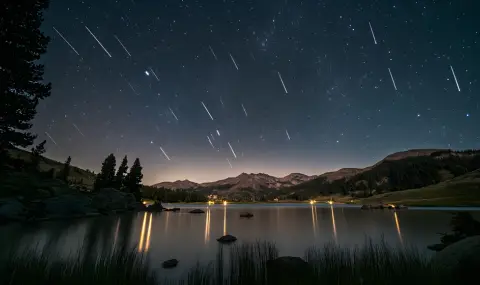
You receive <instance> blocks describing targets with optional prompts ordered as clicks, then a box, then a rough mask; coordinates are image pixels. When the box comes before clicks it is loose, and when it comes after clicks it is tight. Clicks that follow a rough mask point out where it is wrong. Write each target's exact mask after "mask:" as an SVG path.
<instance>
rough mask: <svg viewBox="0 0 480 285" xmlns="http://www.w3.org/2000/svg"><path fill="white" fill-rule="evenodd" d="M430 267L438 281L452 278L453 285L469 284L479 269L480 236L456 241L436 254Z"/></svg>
mask: <svg viewBox="0 0 480 285" xmlns="http://www.w3.org/2000/svg"><path fill="white" fill-rule="evenodd" d="M432 265H433V267H434V269H435V270H436V272H437V277H438V278H439V280H442V279H444V278H452V280H454V281H455V282H454V283H455V284H469V283H471V281H472V280H475V279H473V278H477V277H476V276H477V275H478V269H479V268H480V236H472V237H468V238H465V239H462V240H460V241H457V242H455V243H453V244H451V245H449V246H447V247H445V248H444V249H443V250H441V251H439V252H437V253H436V254H435V256H434V257H433V258H432Z"/></svg>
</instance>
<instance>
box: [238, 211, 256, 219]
mask: <svg viewBox="0 0 480 285" xmlns="http://www.w3.org/2000/svg"><path fill="white" fill-rule="evenodd" d="M251 217H253V214H252V213H249V212H246V213H240V218H251Z"/></svg>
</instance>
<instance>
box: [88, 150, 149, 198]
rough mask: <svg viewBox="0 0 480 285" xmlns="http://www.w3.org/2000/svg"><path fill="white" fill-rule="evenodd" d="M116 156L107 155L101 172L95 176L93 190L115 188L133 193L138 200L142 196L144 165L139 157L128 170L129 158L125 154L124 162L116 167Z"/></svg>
mask: <svg viewBox="0 0 480 285" xmlns="http://www.w3.org/2000/svg"><path fill="white" fill-rule="evenodd" d="M116 164H117V163H116V158H115V156H114V155H113V153H112V154H110V155H109V156H107V158H105V160H104V161H103V163H102V169H101V170H100V173H99V174H97V176H96V177H95V183H94V184H93V191H98V190H100V189H102V188H115V189H118V190H120V191H124V192H129V193H132V194H133V195H134V196H135V198H136V199H137V201H140V200H141V198H142V195H141V189H142V179H143V174H142V166H141V164H140V160H139V159H138V158H137V159H135V161H134V162H133V164H132V167H130V171H129V172H128V173H127V171H128V159H127V156H125V157H124V158H123V160H122V163H121V164H120V166H119V167H118V170H116V169H115V167H116Z"/></svg>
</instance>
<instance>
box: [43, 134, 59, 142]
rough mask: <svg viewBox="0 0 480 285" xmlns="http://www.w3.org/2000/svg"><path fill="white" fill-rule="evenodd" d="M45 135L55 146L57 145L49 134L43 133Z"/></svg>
mask: <svg viewBox="0 0 480 285" xmlns="http://www.w3.org/2000/svg"><path fill="white" fill-rule="evenodd" d="M45 134H46V135H47V137H48V138H49V139H50V140H51V141H52V142H53V143H54V144H55V145H57V142H55V140H54V139H53V138H52V136H51V135H50V134H49V133H47V132H45Z"/></svg>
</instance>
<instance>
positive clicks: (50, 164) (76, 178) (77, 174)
mask: <svg viewBox="0 0 480 285" xmlns="http://www.w3.org/2000/svg"><path fill="white" fill-rule="evenodd" d="M9 154H10V156H11V157H12V158H16V159H20V160H24V161H27V162H29V161H30V160H31V153H30V152H28V151H25V150H21V149H11V150H9ZM65 159H66V158H65ZM74 163H75V162H74ZM63 164H64V162H58V161H55V160H52V159H49V158H46V157H42V159H41V160H40V164H39V168H40V170H41V171H44V172H47V171H49V170H51V169H52V168H53V169H55V172H56V173H60V172H61V171H62V170H63ZM68 179H69V180H70V181H72V182H73V183H75V184H82V185H84V186H86V187H87V188H90V187H92V186H93V182H94V181H95V174H93V172H90V171H88V170H84V169H81V168H78V167H76V166H73V165H72V166H71V168H70V175H69V177H68Z"/></svg>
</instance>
